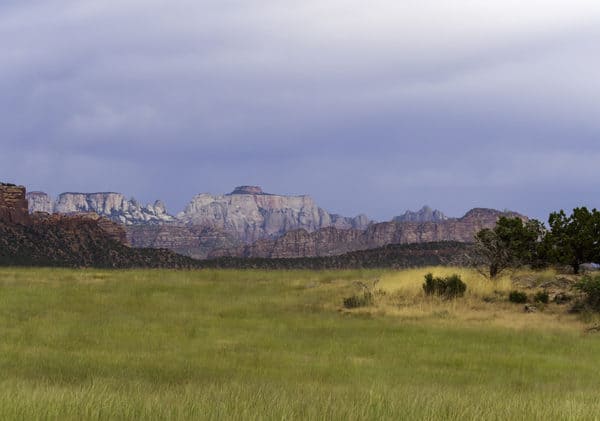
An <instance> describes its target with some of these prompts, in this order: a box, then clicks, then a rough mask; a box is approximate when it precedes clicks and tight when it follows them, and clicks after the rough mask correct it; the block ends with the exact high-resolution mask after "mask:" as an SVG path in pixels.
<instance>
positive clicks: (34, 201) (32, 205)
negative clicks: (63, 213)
mask: <svg viewBox="0 0 600 421" xmlns="http://www.w3.org/2000/svg"><path fill="white" fill-rule="evenodd" d="M25 198H26V199H27V202H29V213H33V212H47V213H52V212H54V200H52V197H50V196H49V195H48V194H46V193H44V192H41V191H32V192H27V195H26V196H25Z"/></svg>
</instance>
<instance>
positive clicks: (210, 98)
mask: <svg viewBox="0 0 600 421" xmlns="http://www.w3.org/2000/svg"><path fill="white" fill-rule="evenodd" d="M0 51H2V54H0V92H1V95H0V147H1V153H0V180H2V181H7V182H15V183H18V184H23V185H25V186H26V187H27V188H28V189H29V190H42V191H46V192H48V193H51V194H53V195H56V194H58V193H60V192H63V191H82V192H94V191H117V192H122V193H124V194H126V195H127V196H133V197H135V198H136V199H138V200H139V201H142V202H153V201H154V200H155V199H159V198H160V199H162V200H163V201H165V202H166V204H167V208H168V210H169V211H170V212H171V213H177V212H179V211H180V210H182V209H183V207H184V206H185V204H186V203H187V202H188V201H189V200H190V199H191V198H192V196H193V195H195V194H197V193H200V192H209V193H215V194H217V193H227V192H230V191H231V190H233V188H234V187H235V186H237V185H246V184H249V185H260V186H262V187H263V189H264V190H265V191H267V192H271V193H281V194H310V195H311V196H312V197H314V198H315V200H316V201H317V203H318V204H319V205H320V206H321V207H324V208H325V209H327V210H329V211H331V212H336V213H341V214H345V215H349V216H352V215H356V214H359V213H366V214H367V215H368V216H370V217H371V218H374V219H376V220H386V219H389V218H391V217H392V216H394V215H398V214H401V213H403V212H404V211H405V210H406V209H418V208H420V207H421V206H422V205H424V204H428V205H430V206H432V207H434V208H438V209H440V210H442V211H444V212H445V213H446V214H448V215H450V216H460V215H462V214H463V213H464V212H465V211H467V210H468V209H470V208H472V207H493V208H497V209H512V210H516V211H519V212H522V213H524V214H527V215H529V216H532V217H536V218H539V219H546V218H547V215H548V213H549V212H551V211H553V210H557V209H561V208H564V209H572V208H573V207H576V206H581V205H585V206H590V207H598V208H600V165H599V164H600V2H598V1H597V0H529V1H527V2H523V1H516V0H503V1H481V0H452V1H448V0H370V1H368V2H367V1H364V0H363V1H359V0H343V1H342V0H303V1H301V2H284V1H281V0H245V1H235V0H215V1H212V0H193V1H192V0H189V1H188V0H176V1H155V0H118V1H117V0H103V1H97V0H93V1H88V0H76V1H72V0H18V1H17V0H15V1H13V0H3V1H2V2H0Z"/></svg>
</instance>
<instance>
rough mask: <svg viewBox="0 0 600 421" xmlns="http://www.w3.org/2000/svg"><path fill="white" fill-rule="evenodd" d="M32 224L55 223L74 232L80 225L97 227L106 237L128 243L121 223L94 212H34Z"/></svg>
mask: <svg viewBox="0 0 600 421" xmlns="http://www.w3.org/2000/svg"><path fill="white" fill-rule="evenodd" d="M32 219H33V224H34V225H36V226H40V225H55V226H57V227H60V228H61V229H63V230H65V231H68V232H71V233H76V232H77V231H79V230H81V228H82V227H85V226H90V227H98V228H100V230H101V231H103V232H104V234H105V236H106V238H109V239H111V240H114V241H118V242H119V243H121V244H124V245H128V241H127V233H126V232H125V228H124V227H123V226H122V225H119V224H117V223H115V222H112V221H111V220H109V219H107V218H104V217H101V216H99V215H98V214H96V213H92V212H89V213H78V214H73V215H62V214H57V213H55V214H48V213H44V212H36V213H34V214H33V215H32Z"/></svg>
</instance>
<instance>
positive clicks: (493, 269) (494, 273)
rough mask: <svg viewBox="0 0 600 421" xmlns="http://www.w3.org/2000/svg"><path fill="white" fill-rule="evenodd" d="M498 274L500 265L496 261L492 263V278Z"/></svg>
mask: <svg viewBox="0 0 600 421" xmlns="http://www.w3.org/2000/svg"><path fill="white" fill-rule="evenodd" d="M496 276H498V265H497V264H495V263H492V264H491V265H490V278H491V279H494V278H495V277H496Z"/></svg>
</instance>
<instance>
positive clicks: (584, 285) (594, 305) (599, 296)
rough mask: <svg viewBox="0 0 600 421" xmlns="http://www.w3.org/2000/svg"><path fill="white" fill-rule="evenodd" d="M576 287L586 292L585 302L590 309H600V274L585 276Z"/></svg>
mask: <svg viewBox="0 0 600 421" xmlns="http://www.w3.org/2000/svg"><path fill="white" fill-rule="evenodd" d="M575 287H576V288H577V289H578V290H580V291H581V292H583V293H584V294H585V304H586V305H587V307H588V308H589V309H590V310H593V311H600V275H596V276H594V277H591V276H584V277H583V278H582V279H581V281H579V282H578V283H577V284H576V285H575Z"/></svg>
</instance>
